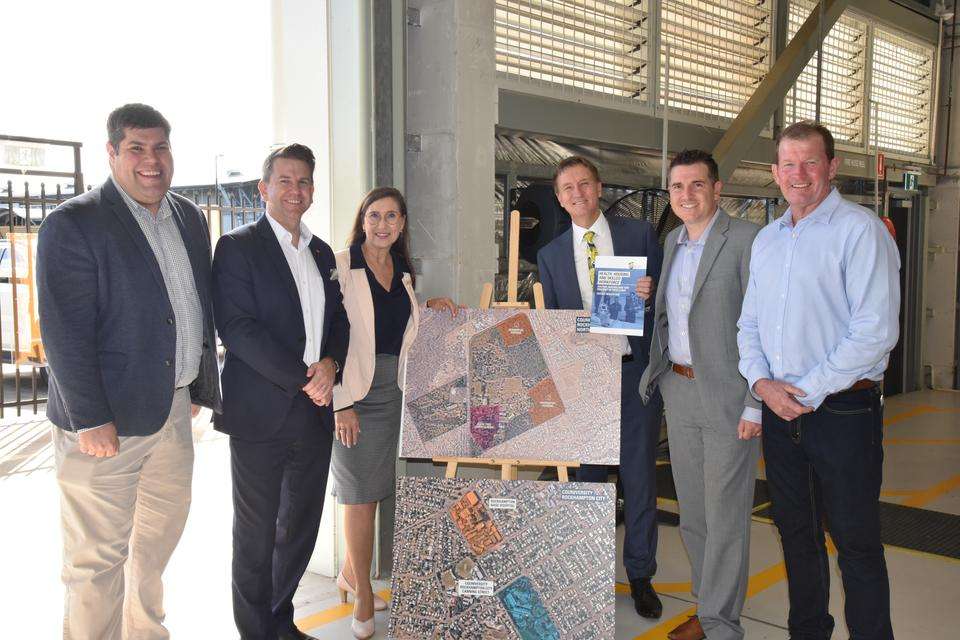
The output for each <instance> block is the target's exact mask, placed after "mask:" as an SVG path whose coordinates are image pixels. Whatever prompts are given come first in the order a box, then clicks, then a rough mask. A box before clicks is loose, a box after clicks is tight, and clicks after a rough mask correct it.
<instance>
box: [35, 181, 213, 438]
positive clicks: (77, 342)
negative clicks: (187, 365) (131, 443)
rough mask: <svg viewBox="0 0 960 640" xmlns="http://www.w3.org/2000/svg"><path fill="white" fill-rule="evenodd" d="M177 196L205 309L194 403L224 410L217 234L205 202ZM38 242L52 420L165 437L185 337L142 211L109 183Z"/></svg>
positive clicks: (67, 210)
mask: <svg viewBox="0 0 960 640" xmlns="http://www.w3.org/2000/svg"><path fill="white" fill-rule="evenodd" d="M169 195H170V196H171V200H172V205H173V206H172V209H173V218H174V221H175V222H176V224H177V227H178V228H179V229H180V235H181V237H182V238H183V244H184V246H185V247H186V249H187V255H189V256H190V265H191V266H192V267H193V280H194V283H195V285H196V288H197V295H198V296H199V298H200V306H201V309H202V310H203V354H202V357H201V360H200V372H199V374H198V376H197V378H196V380H195V381H194V382H193V384H191V385H190V397H191V399H192V401H193V402H194V403H195V404H200V405H203V406H206V407H210V408H212V409H214V411H219V410H220V386H219V379H218V367H217V358H216V341H215V337H214V328H213V306H212V301H211V292H210V235H209V232H208V229H207V223H206V219H205V218H204V217H203V214H202V213H201V212H200V210H199V209H198V208H197V206H196V205H195V204H193V203H192V202H190V201H189V200H187V199H186V198H184V197H182V196H179V195H177V194H175V193H173V192H171V193H170V194H169ZM37 235H38V237H37V296H38V299H39V312H40V331H41V334H42V336H43V347H44V350H45V351H46V355H47V361H48V363H49V370H50V386H49V398H48V400H47V416H48V417H49V418H50V421H51V422H53V424H55V425H57V426H58V427H60V428H61V429H67V430H70V431H76V430H77V429H83V428H89V427H96V426H99V425H102V424H106V423H108V422H113V424H114V425H115V426H116V428H117V434H118V435H121V436H145V435H149V434H151V433H155V432H157V431H158V430H159V429H160V427H162V426H163V424H164V423H165V422H166V420H167V416H168V415H169V413H170V406H171V404H172V402H173V392H174V384H175V382H176V381H175V380H174V375H175V367H174V364H175V359H176V352H177V331H176V326H175V318H174V315H173V306H172V305H171V304H170V299H169V297H168V296H167V287H166V284H165V283H164V281H163V274H162V273H161V271H160V265H159V263H158V262H157V259H156V257H155V256H154V253H153V250H152V249H151V248H150V244H149V243H148V242H147V238H146V236H144V235H143V232H142V231H141V230H140V226H139V225H138V224H137V221H136V219H135V218H134V217H133V213H132V212H131V211H130V209H129V208H128V207H127V205H126V203H125V202H124V201H123V197H122V196H121V195H120V192H119V191H118V190H117V187H116V186H115V185H114V183H113V181H112V180H107V181H106V182H105V183H103V185H101V186H100V187H97V188H96V189H93V190H91V191H88V192H87V193H84V194H83V195H80V196H77V197H75V198H71V199H70V200H67V201H66V202H64V203H63V204H62V205H60V206H59V207H57V208H56V209H54V210H53V212H51V213H50V215H49V216H47V218H46V220H44V221H43V224H42V225H40V231H39V232H38V234H37Z"/></svg>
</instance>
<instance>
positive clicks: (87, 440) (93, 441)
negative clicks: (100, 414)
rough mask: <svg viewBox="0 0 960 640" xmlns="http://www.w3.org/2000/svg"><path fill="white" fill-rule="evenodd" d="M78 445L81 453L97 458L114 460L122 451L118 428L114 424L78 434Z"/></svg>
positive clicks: (110, 423) (109, 423)
mask: <svg viewBox="0 0 960 640" xmlns="http://www.w3.org/2000/svg"><path fill="white" fill-rule="evenodd" d="M77 444H78V445H79V448H80V452H81V453H85V454H87V455H88V456H94V457H95V458H112V457H113V456H115V455H117V452H118V451H120V439H119V438H117V427H116V426H114V424H113V423H112V422H108V423H107V424H105V425H103V426H102V427H97V428H96V429H90V430H89V431H84V432H82V433H79V434H77Z"/></svg>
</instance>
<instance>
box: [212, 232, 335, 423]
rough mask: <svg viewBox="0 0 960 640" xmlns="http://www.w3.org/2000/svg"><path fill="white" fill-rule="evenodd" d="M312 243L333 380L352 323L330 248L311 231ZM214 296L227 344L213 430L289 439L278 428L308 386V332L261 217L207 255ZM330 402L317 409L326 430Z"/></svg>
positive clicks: (324, 347)
mask: <svg viewBox="0 0 960 640" xmlns="http://www.w3.org/2000/svg"><path fill="white" fill-rule="evenodd" d="M310 248H311V249H312V251H313V257H314V259H315V260H316V261H317V268H318V269H319V270H320V277H321V278H322V279H323V286H324V296H325V299H326V302H325V304H324V309H323V336H322V337H321V341H320V357H321V358H324V357H326V356H330V357H332V358H333V359H334V360H335V361H336V362H337V364H338V365H339V373H338V374H337V382H339V381H340V377H341V376H340V373H342V371H343V365H344V361H345V360H346V357H347V345H348V343H349V340H350V323H349V321H348V320H347V313H346V311H344V308H343V297H342V296H341V295H340V283H339V282H338V281H337V279H336V278H337V275H336V268H337V265H336V261H335V260H334V257H333V251H332V250H331V249H330V247H329V245H327V243H326V242H324V241H323V240H321V239H320V238H318V237H316V236H314V237H313V240H311V242H310ZM213 301H214V308H215V310H216V320H217V330H218V331H219V332H220V339H221V340H222V341H223V344H224V346H225V347H226V348H227V357H226V360H225V361H224V365H223V376H222V380H223V414H222V415H220V416H217V417H216V419H215V421H214V422H215V426H216V428H217V430H219V431H223V432H224V433H229V434H231V435H233V436H237V437H239V438H242V439H244V440H251V441H264V440H270V439H272V438H276V437H287V436H289V435H290V434H284V433H282V430H283V427H284V423H285V418H286V416H287V413H288V412H289V411H290V408H291V407H292V406H293V403H294V401H302V398H299V399H298V398H297V396H298V394H299V395H302V394H303V391H302V388H303V385H305V384H306V383H307V367H306V365H305V364H304V363H303V348H304V344H305V343H306V334H305V333H304V329H303V310H302V308H301V306H300V295H299V294H298V293H297V285H296V283H295V282H294V281H293V275H292V274H291V273H290V266H289V265H288V264H287V259H286V258H285V257H284V255H283V250H282V249H281V248H280V243H279V242H278V241H277V236H276V234H275V233H274V232H273V229H272V228H271V227H270V221H269V220H267V217H266V214H264V215H263V216H261V217H260V219H259V220H257V221H256V222H254V223H251V224H247V225H244V226H242V227H239V228H237V229H234V230H233V231H231V232H230V233H228V234H226V235H224V236H223V237H221V238H220V241H219V242H218V243H217V250H216V254H215V255H214V259H213ZM303 397H304V398H305V397H306V396H303ZM331 407H332V403H331V405H330V406H327V407H322V408H321V407H316V416H317V421H318V423H322V424H324V425H326V426H327V427H329V428H330V429H332V428H333V410H332V408H331Z"/></svg>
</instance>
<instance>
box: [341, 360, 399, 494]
mask: <svg viewBox="0 0 960 640" xmlns="http://www.w3.org/2000/svg"><path fill="white" fill-rule="evenodd" d="M402 399H403V394H402V393H401V392H400V388H399V387H398V386H397V356H394V355H387V354H378V355H377V362H376V368H375V369H374V372H373V382H372V383H371V384H370V391H369V392H367V395H366V397H364V398H363V400H360V401H359V402H355V403H354V405H353V410H354V411H356V412H357V419H358V420H359V422H360V436H359V438H358V441H357V444H356V445H355V446H353V447H350V448H347V447H345V446H343V445H342V444H340V442H339V441H337V440H334V441H333V457H332V459H331V461H330V471H331V473H332V474H333V489H332V492H333V495H335V496H337V501H338V502H339V503H340V504H365V503H369V502H379V501H380V500H383V499H384V498H386V497H387V496H390V495H391V494H393V491H394V485H395V481H396V463H397V443H398V441H399V440H400V409H401V406H402Z"/></svg>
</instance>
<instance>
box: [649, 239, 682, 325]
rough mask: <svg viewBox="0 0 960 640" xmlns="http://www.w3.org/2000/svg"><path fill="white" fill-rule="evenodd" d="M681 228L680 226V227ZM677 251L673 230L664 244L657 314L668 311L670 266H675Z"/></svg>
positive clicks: (658, 286) (658, 287)
mask: <svg viewBox="0 0 960 640" xmlns="http://www.w3.org/2000/svg"><path fill="white" fill-rule="evenodd" d="M678 228H679V227H678ZM676 252H677V238H676V236H675V235H674V234H673V233H672V232H671V233H670V234H669V235H668V236H667V239H666V242H664V246H663V268H662V269H661V270H660V282H657V283H655V286H656V287H657V315H660V314H661V313H666V312H667V307H666V304H665V303H664V299H665V298H666V295H667V283H668V282H669V281H670V268H671V267H672V266H673V255H674V254H675V253H676Z"/></svg>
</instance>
